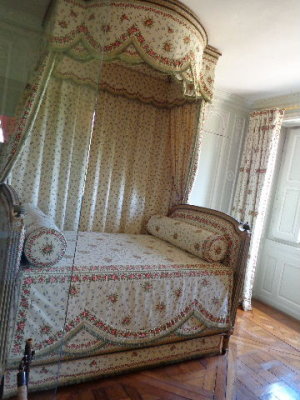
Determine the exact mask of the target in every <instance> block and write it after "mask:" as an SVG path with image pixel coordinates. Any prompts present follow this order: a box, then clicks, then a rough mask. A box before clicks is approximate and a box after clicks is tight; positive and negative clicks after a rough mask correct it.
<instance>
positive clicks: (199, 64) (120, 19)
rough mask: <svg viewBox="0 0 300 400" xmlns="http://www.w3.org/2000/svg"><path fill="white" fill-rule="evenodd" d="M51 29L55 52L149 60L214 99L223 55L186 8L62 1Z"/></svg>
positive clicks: (195, 93)
mask: <svg viewBox="0 0 300 400" xmlns="http://www.w3.org/2000/svg"><path fill="white" fill-rule="evenodd" d="M49 26H50V27H51V28H52V30H51V32H49V41H50V44H51V47H52V48H53V49H55V50H56V51H57V50H58V51H59V52H61V51H65V52H69V53H70V54H72V55H73V56H76V58H79V57H86V58H88V57H90V58H91V57H92V58H98V59H99V58H100V59H101V58H102V57H103V58H104V59H105V60H115V59H122V60H126V62H128V63H133V64H134V63H140V62H141V61H144V62H146V63H147V64H150V65H151V66H152V67H153V68H154V69H157V70H160V71H162V72H164V73H167V74H172V75H174V76H175V77H176V78H178V79H179V80H180V81H182V82H184V90H185V92H186V94H187V95H192V96H194V97H199V96H202V97H203V98H205V99H207V100H209V101H210V100H211V98H212V89H213V83H214V70H215V66H216V63H217V60H218V57H219V55H220V54H219V53H218V52H217V51H216V50H215V49H214V48H212V47H210V46H208V45H207V36H206V33H205V30H204V29H203V28H202V26H201V25H200V23H199V21H198V20H197V19H196V18H195V17H194V16H193V15H192V14H191V13H190V11H189V10H186V9H185V8H184V7H183V6H180V5H175V4H169V5H168V7H167V8H166V7H165V3H164V2H161V3H160V4H155V3H150V4H148V3H146V4H145V3H144V2H142V1H136V0H135V1H132V0H131V1H126V2H123V1H120V0H117V1H114V2H109V3H105V2H96V3H95V2H94V3H93V4H88V3H86V2H83V1H80V0H77V1H71V0H60V1H58V4H57V7H56V10H55V13H54V14H53V21H52V23H51V24H49ZM78 43H80V46H78V45H77V44H78ZM76 45H77V46H76Z"/></svg>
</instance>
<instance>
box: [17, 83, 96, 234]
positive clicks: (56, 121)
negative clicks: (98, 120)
mask: <svg viewBox="0 0 300 400" xmlns="http://www.w3.org/2000/svg"><path fill="white" fill-rule="evenodd" d="M95 100H96V93H95V91H94V90H92V89H91V88H90V87H88V86H83V85H78V84H74V83H73V82H72V81H69V80H61V79H57V78H55V77H54V76H52V77H51V79H50V82H49V85H48V88H47V91H46V95H45V96H44V100H43V102H42V104H41V106H40V109H39V111H38V113H37V116H36V119H35V123H34V126H33V128H32V131H31V134H30V136H29V137H28V140H27V142H26V144H25V146H24V148H23V150H22V153H21V154H20V156H19V158H18V161H17V162H16V164H15V166H14V168H13V170H12V173H11V176H10V183H11V185H12V186H13V187H14V188H15V189H16V191H17V192H18V194H19V196H20V198H21V200H22V202H30V203H32V204H34V205H38V207H39V208H40V209H41V210H42V211H43V212H44V213H46V214H48V215H50V216H51V217H53V219H54V220H55V222H56V224H57V225H58V226H59V228H60V229H64V230H76V229H77V227H78V221H79V215H80V199H81V196H82V193H83V189H84V180H85V172H86V167H87V156H88V150H89V143H90V136H91V126H92V119H93V112H94V106H95Z"/></svg>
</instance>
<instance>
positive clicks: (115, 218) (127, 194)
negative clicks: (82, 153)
mask: <svg viewBox="0 0 300 400" xmlns="http://www.w3.org/2000/svg"><path fill="white" fill-rule="evenodd" d="M168 122H169V110H168V109H165V108H157V107H155V106H153V105H150V104H146V103H141V102H140V101H136V100H131V99H128V98H126V97H122V96H117V95H114V94H112V93H109V92H100V96H99V101H98V105H97V108H96V112H95V123H94V131H93V138H92V142H91V150H90V156H89V167H88V172H87V180H86V187H85V193H84V198H83V203H82V213H81V222H80V230H84V231H85V230H87V231H99V232H126V233H139V232H140V231H141V229H142V227H143V225H144V223H145V221H146V220H147V219H148V218H149V217H150V216H151V215H153V214H157V213H163V214H165V213H166V212H167V210H168V206H169V201H170V186H171V185H170V183H171V180H170V175H171V172H170V151H169V148H170V140H169V132H168Z"/></svg>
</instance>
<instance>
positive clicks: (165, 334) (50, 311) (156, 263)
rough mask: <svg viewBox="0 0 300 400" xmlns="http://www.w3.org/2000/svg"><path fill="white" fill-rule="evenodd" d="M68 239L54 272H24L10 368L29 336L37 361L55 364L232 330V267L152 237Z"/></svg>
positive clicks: (86, 235)
mask: <svg viewBox="0 0 300 400" xmlns="http://www.w3.org/2000/svg"><path fill="white" fill-rule="evenodd" d="M66 238H67V241H68V249H67V252H66V254H65V257H64V258H63V260H61V261H60V263H59V264H58V265H57V266H56V267H51V268H30V267H29V268H27V269H24V270H22V271H21V272H20V276H19V283H18V284H19V298H18V303H17V307H16V321H15V324H14V328H13V330H12V337H13V340H12V346H11V351H10V357H9V363H10V365H14V364H15V363H16V362H17V361H19V360H20V358H21V357H22V351H23V347H24V342H25V340H26V339H27V338H28V337H32V338H33V339H34V342H35V350H36V352H37V360H38V361H39V362H41V361H42V362H52V361H54V360H55V359H73V358H78V357H85V356H87V355H91V354H93V355H94V354H101V353H108V352H112V351H120V350H122V349H126V348H127V349H128V348H134V347H145V346H149V345H151V344H153V343H159V342H165V343H167V342H168V340H169V339H170V338H172V340H174V338H175V339H176V340H182V339H186V338H187V337H191V338H192V337H195V335H197V334H199V333H200V332H202V331H205V330H207V329H211V328H214V329H215V328H217V329H224V328H226V327H227V326H228V323H229V311H230V310H229V307H230V306H229V305H230V294H231V288H232V279H233V275H232V271H231V269H230V268H229V267H226V266H224V265H222V264H218V263H207V262H205V261H202V260H201V259H199V258H197V257H196V256H193V255H191V254H189V253H187V252H185V251H182V250H180V249H178V248H176V247H174V246H173V245H170V244H168V243H167V242H164V241H162V240H160V239H158V238H155V237H153V236H151V235H128V234H104V233H88V232H84V233H79V235H78V236H76V234H75V233H72V232H71V233H66ZM75 245H77V246H76V252H75V253H74V249H75ZM73 261H74V263H73ZM170 340H171V339H170Z"/></svg>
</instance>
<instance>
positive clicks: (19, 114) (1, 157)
mask: <svg viewBox="0 0 300 400" xmlns="http://www.w3.org/2000/svg"><path fill="white" fill-rule="evenodd" d="M57 60H58V55H57V54H55V53H53V52H48V53H46V54H45V55H43V56H42V59H41V62H40V63H39V64H38V65H37V68H36V70H35V71H34V74H33V76H32V79H31V81H30V82H29V83H28V84H27V85H26V87H25V90H24V92H23V96H22V98H21V99H20V101H19V104H18V107H17V110H16V116H15V118H14V120H13V121H11V123H10V124H9V127H8V136H9V141H8V142H7V143H4V144H1V146H0V182H3V181H5V180H6V179H7V177H8V175H9V173H10V171H11V169H12V167H13V165H14V163H15V162H16V160H17V158H18V156H19V153H20V151H21V149H22V147H23V145H24V143H25V141H26V139H27V137H28V136H29V134H30V132H31V130H32V128H33V125H34V123H35V119H36V117H37V115H38V111H39V108H40V106H41V103H42V100H43V98H44V95H45V92H46V89H47V86H48V82H49V79H50V76H51V74H52V71H53V69H54V67H55V65H56V63H57Z"/></svg>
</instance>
